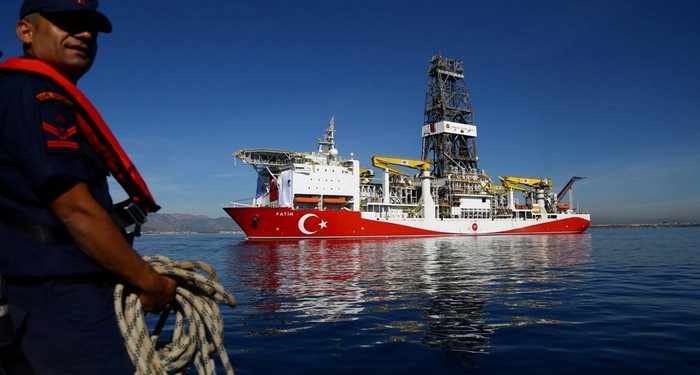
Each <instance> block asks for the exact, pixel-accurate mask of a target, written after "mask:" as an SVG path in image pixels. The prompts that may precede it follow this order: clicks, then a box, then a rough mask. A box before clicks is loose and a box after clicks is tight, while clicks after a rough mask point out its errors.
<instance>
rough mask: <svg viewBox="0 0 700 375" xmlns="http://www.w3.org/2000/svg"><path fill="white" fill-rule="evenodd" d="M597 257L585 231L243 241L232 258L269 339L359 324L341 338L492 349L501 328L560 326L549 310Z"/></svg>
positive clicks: (355, 342) (363, 344)
mask: <svg viewBox="0 0 700 375" xmlns="http://www.w3.org/2000/svg"><path fill="white" fill-rule="evenodd" d="M590 251H591V245H590V236H589V235H587V234H580V235H558V236H494V237H449V238H418V239H404V240H362V241H353V240H301V241H260V242H253V241H243V242H241V243H240V244H237V251H236V253H234V254H232V259H231V261H232V262H235V263H236V266H235V267H236V269H237V271H238V273H239V274H238V277H239V278H240V282H241V283H242V284H243V285H245V286H246V288H247V289H250V290H253V292H252V294H254V295H252V296H249V297H247V298H249V299H250V303H251V304H252V305H253V307H252V308H253V309H255V311H256V314H255V315H256V316H258V318H255V319H260V320H263V319H266V321H265V322H262V323H261V322H258V323H257V324H258V326H267V328H266V330H267V331H266V332H264V333H265V334H285V333H291V332H297V331H301V330H306V329H312V328H314V327H317V326H319V325H324V324H335V325H342V324H343V323H351V324H349V327H352V328H344V329H343V330H339V332H338V333H337V336H338V337H337V338H336V341H352V343H350V344H348V343H345V344H346V345H356V346H359V347H372V346H376V345H381V344H382V343H388V342H397V341H403V342H409V343H414V344H416V343H418V344H421V345H427V346H429V347H435V348H441V349H444V350H446V351H448V352H460V353H487V352H489V346H490V345H489V337H490V336H492V335H493V334H494V333H495V332H496V331H498V330H499V329H502V328H504V327H509V326H521V325H526V324H559V323H561V322H560V321H557V320H554V319H548V318H547V311H548V309H552V308H554V307H555V306H550V305H551V304H556V302H555V301H560V300H561V299H560V296H557V294H559V293H566V291H565V290H566V289H567V285H568V284H569V283H571V282H575V281H571V280H568V278H567V277H566V276H567V273H568V272H575V270H576V269H579V268H581V267H585V266H586V264H587V263H588V262H589V256H590ZM572 270H573V271H572ZM550 296H551V297H550ZM244 298H246V297H244ZM343 327H345V326H344V325H343ZM348 329H350V330H353V332H352V333H348V332H347V330H348Z"/></svg>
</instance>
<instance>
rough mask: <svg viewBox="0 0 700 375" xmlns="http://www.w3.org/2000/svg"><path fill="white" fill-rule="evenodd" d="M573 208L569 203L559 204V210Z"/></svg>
mask: <svg viewBox="0 0 700 375" xmlns="http://www.w3.org/2000/svg"><path fill="white" fill-rule="evenodd" d="M569 208H571V206H570V205H569V204H568V203H564V204H558V205H557V210H568V209H569Z"/></svg>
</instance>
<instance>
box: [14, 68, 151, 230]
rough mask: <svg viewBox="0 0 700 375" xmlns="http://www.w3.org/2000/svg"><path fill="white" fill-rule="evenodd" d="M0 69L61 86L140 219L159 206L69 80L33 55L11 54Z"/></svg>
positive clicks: (80, 93)
mask: <svg viewBox="0 0 700 375" xmlns="http://www.w3.org/2000/svg"><path fill="white" fill-rule="evenodd" d="M0 71H14V72H16V71H20V72H28V73H34V74H38V75H40V76H42V77H45V78H49V79H50V80H52V81H53V82H55V83H56V84H58V85H59V86H61V87H62V88H63V89H64V90H65V91H66V92H67V93H68V94H69V96H71V97H72V99H73V100H74V101H75V102H76V103H77V104H78V105H77V106H76V107H77V108H76V117H77V120H78V127H79V128H80V131H81V132H82V133H83V135H84V136H85V138H86V139H87V141H88V143H89V144H90V145H91V146H92V147H93V148H94V149H95V151H96V152H97V153H98V155H100V157H101V158H102V160H103V161H104V163H105V164H106V165H107V169H108V170H109V172H110V173H111V174H112V176H114V178H115V179H116V180H117V182H119V184H120V185H121V186H122V188H123V189H124V191H125V192H126V193H127V194H128V195H129V198H130V200H131V202H133V203H134V204H135V205H136V206H138V208H140V210H142V211H143V212H142V213H143V215H144V217H143V221H145V214H147V213H149V212H156V211H158V210H159V209H160V206H158V204H156V202H155V200H154V199H153V196H152V195H151V192H150V191H149V190H148V186H146V182H145V181H144V180H143V177H141V174H140V173H139V172H138V170H136V167H135V166H134V163H132V162H131V159H129V156H128V155H127V154H126V152H125V151H124V149H123V148H122V147H121V145H120V144H119V142H118V141H117V139H116V138H115V137H114V135H113V134H112V131H111V130H110V129H109V126H107V123H106V122H105V121H104V120H103V119H102V116H100V113H99V112H97V109H95V107H94V106H93V105H92V103H90V100H88V98H87V97H86V96H85V94H83V93H82V92H81V91H80V89H78V88H77V87H76V86H75V84H73V82H71V81H70V80H68V79H67V78H66V77H64V76H63V75H62V74H61V73H59V72H58V71H57V70H56V69H54V68H53V67H51V66H50V65H48V64H46V63H45V62H43V61H41V60H36V59H26V58H11V59H8V60H7V61H5V62H3V63H0ZM137 211H138V210H137ZM129 215H130V216H133V214H132V213H129ZM137 216H138V215H137Z"/></svg>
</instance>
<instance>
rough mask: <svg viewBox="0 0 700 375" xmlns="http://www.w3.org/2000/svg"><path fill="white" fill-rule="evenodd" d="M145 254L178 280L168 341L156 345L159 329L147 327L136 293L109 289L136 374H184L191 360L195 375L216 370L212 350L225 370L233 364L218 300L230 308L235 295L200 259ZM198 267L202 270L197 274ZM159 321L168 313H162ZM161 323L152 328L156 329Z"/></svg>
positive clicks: (158, 268) (120, 287)
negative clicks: (170, 336) (151, 329)
mask: <svg viewBox="0 0 700 375" xmlns="http://www.w3.org/2000/svg"><path fill="white" fill-rule="evenodd" d="M144 259H145V260H146V261H147V262H148V263H150V264H151V266H152V267H153V268H154V269H155V270H156V271H157V272H158V273H160V274H162V275H166V276H173V277H174V278H176V279H178V287H177V292H176V294H175V299H174V301H173V302H172V304H171V307H170V309H171V310H174V311H175V327H174V328H173V337H172V341H170V342H169V343H167V344H166V345H165V346H163V347H161V348H158V349H156V340H157V339H158V335H159V334H160V332H155V333H154V335H153V336H151V334H150V333H149V332H148V327H147V326H146V322H145V319H144V312H143V309H142V308H141V302H140V301H139V298H138V295H137V294H135V293H127V294H126V295H125V292H124V290H125V289H124V285H122V284H117V286H116V287H115V289H114V309H115V311H116V313H117V321H118V322H119V329H120V330H121V333H122V336H123V337H124V341H125V343H126V347H127V351H128V352H129V356H130V357H131V361H132V362H133V363H134V365H135V366H136V374H137V375H151V374H158V375H162V374H168V373H183V372H184V371H185V370H187V367H188V366H189V365H190V364H191V363H193V364H194V366H195V368H196V369H197V373H198V374H199V375H210V374H216V364H215V362H214V356H213V354H214V352H216V353H218V355H219V358H220V360H221V364H222V365H223V367H224V369H225V370H226V374H231V375H232V374H233V367H232V366H231V362H230V360H229V358H228V354H227V353H226V348H225V347H224V343H223V333H224V324H223V319H222V317H221V311H220V310H219V306H218V303H224V304H226V305H228V306H230V307H234V306H235V305H236V300H235V298H234V297H233V295H231V294H230V293H228V292H227V291H226V290H225V289H224V288H223V287H222V286H221V284H219V280H218V277H217V276H216V272H215V271H214V269H213V268H212V267H210V266H209V265H208V264H206V263H204V262H198V261H191V262H176V261H174V260H172V259H170V258H168V257H165V256H149V257H144ZM197 270H199V271H202V272H204V273H205V274H206V275H205V274H202V273H200V272H197ZM163 314H164V315H163V316H161V322H159V324H158V325H162V324H163V323H164V322H165V319H166V318H167V315H168V314H169V311H167V310H166V311H165V312H163ZM160 328H162V327H156V330H157V331H159V330H160Z"/></svg>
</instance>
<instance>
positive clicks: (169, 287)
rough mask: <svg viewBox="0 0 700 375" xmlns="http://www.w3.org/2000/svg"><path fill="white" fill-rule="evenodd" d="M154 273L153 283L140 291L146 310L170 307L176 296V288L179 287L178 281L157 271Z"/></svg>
mask: <svg viewBox="0 0 700 375" xmlns="http://www.w3.org/2000/svg"><path fill="white" fill-rule="evenodd" d="M153 273H154V277H153V282H152V285H151V286H150V287H149V288H148V289H147V290H142V291H141V292H140V293H139V300H140V301H141V307H143V310H144V311H146V312H151V311H159V310H164V309H166V308H168V307H169V306H170V303H171V302H172V300H173V298H174V297H175V289H177V282H176V281H175V280H174V279H171V278H169V277H167V276H163V275H160V274H158V273H157V272H155V271H153Z"/></svg>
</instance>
